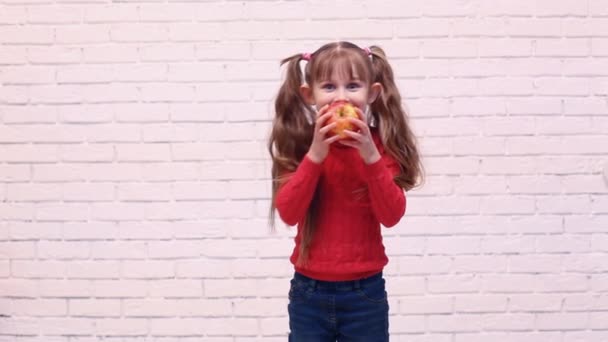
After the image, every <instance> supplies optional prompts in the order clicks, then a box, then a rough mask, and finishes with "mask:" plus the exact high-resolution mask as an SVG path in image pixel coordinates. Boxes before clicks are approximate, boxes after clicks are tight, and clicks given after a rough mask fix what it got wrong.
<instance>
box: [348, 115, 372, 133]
mask: <svg viewBox="0 0 608 342" xmlns="http://www.w3.org/2000/svg"><path fill="white" fill-rule="evenodd" d="M348 121H349V122H350V123H352V124H353V125H355V126H357V127H359V129H360V130H361V131H362V132H365V133H367V131H369V127H368V126H367V124H366V123H365V122H363V120H361V119H355V118H348Z"/></svg>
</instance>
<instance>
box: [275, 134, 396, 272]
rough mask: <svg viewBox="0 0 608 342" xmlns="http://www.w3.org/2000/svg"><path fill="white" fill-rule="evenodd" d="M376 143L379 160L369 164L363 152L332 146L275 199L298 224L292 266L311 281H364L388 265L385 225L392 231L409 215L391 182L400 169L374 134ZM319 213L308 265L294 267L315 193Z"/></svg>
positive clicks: (307, 160) (287, 217)
mask: <svg viewBox="0 0 608 342" xmlns="http://www.w3.org/2000/svg"><path fill="white" fill-rule="evenodd" d="M372 136H373V138H374V143H375V144H376V147H377V148H378V151H379V152H380V155H381V158H380V160H378V161H377V162H375V163H372V164H369V165H367V164H365V163H364V161H363V159H362V158H361V156H360V155H359V151H358V150H357V149H355V148H350V147H344V146H343V145H339V144H337V143H334V144H332V145H331V146H330V151H329V154H328V155H327V157H326V158H325V160H323V162H321V163H320V164H317V163H315V162H313V161H312V160H311V159H310V158H308V156H305V157H304V158H303V159H302V161H301V163H300V164H299V165H298V168H297V169H296V171H295V172H294V173H293V174H291V175H290V176H289V177H288V180H287V181H286V182H285V183H284V184H282V185H281V186H280V188H279V190H278V192H277V195H276V202H275V204H276V208H277V211H278V213H279V216H280V217H281V219H282V220H283V221H284V222H285V223H287V224H288V225H291V226H294V225H296V224H297V225H298V232H297V235H296V237H295V239H294V240H295V248H294V250H293V253H292V255H291V258H290V260H291V262H292V263H293V264H294V266H295V269H296V271H297V272H300V273H302V274H304V275H306V276H308V277H310V278H314V279H318V280H326V281H343V280H355V279H360V278H365V277H367V276H369V275H372V274H374V273H377V272H379V271H381V270H382V269H383V268H384V266H385V265H386V264H387V263H388V258H387V256H386V253H385V251H384V245H383V243H382V235H381V233H380V230H381V229H380V228H381V226H380V225H381V224H382V225H383V226H385V227H392V226H394V225H395V224H397V223H398V222H399V220H400V219H401V217H402V216H403V215H404V214H405V206H406V199H405V193H404V191H403V189H402V188H401V187H399V186H398V185H397V184H396V183H395V182H394V181H393V178H394V177H395V176H396V175H397V174H398V173H399V170H400V168H399V164H398V163H397V162H396V161H395V160H394V159H393V158H392V157H391V156H390V155H389V154H388V153H385V151H384V148H383V146H382V143H381V141H380V138H379V136H378V133H377V131H376V130H372ZM317 186H318V187H319V195H318V196H319V202H318V214H317V220H316V222H315V232H314V235H313V239H312V242H311V246H310V250H309V258H308V262H307V263H306V264H305V265H303V266H301V267H300V266H296V261H297V259H298V256H299V250H300V244H301V241H302V223H303V220H304V217H305V216H306V212H307V210H308V207H309V205H310V204H311V201H312V198H313V195H314V193H315V189H316V188H317Z"/></svg>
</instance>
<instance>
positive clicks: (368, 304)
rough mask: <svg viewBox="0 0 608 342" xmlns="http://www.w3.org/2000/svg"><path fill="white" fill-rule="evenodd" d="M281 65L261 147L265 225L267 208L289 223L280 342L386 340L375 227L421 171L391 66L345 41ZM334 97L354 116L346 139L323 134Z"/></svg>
mask: <svg viewBox="0 0 608 342" xmlns="http://www.w3.org/2000/svg"><path fill="white" fill-rule="evenodd" d="M302 60H304V61H306V62H307V64H306V66H305V68H304V75H302V71H301V68H300V62H301V61H302ZM283 64H287V75H286V79H285V81H284V83H283V84H282V86H281V88H280V90H279V93H278V96H277V99H276V102H275V111H276V114H275V118H274V120H273V128H272V133H271V136H270V139H269V144H268V148H269V152H270V155H271V158H272V178H273V183H272V204H271V212H270V220H271V224H272V225H273V226H274V218H275V217H274V213H275V209H276V210H277V211H278V213H279V215H280V217H281V219H282V220H283V221H284V222H285V223H287V224H289V225H296V224H297V226H298V228H297V229H298V231H297V235H296V237H295V248H294V250H293V254H292V255H291V262H292V263H293V264H294V266H295V274H294V277H293V279H292V280H291V288H290V291H289V305H288V312H289V327H290V334H289V341H295V342H300V341H315V342H322V341H336V340H337V341H365V342H375V341H388V301H387V297H386V291H385V286H384V283H385V282H384V278H383V276H382V270H383V268H384V266H385V265H386V264H387V263H388V258H387V256H386V254H385V251H384V245H383V244H382V236H381V232H380V225H381V224H382V225H384V226H385V227H392V226H394V225H395V224H397V222H399V220H400V219H401V217H402V216H403V214H404V213H405V194H404V190H409V189H411V188H413V187H414V186H416V185H417V184H418V182H419V180H420V178H421V174H422V172H421V165H420V160H419V154H418V149H417V147H416V143H415V138H414V136H413V134H412V132H411V130H410V128H409V126H408V124H407V117H406V114H405V112H404V110H403V109H402V107H401V96H400V94H399V91H398V89H397V86H396V85H395V81H394V77H393V71H392V69H391V67H390V65H389V64H388V61H387V59H386V55H385V54H384V51H383V50H382V49H380V48H379V47H376V46H372V47H371V48H366V49H361V48H360V47H358V46H356V45H354V44H352V43H349V42H338V43H330V44H327V45H324V46H322V47H321V48H319V49H318V50H317V51H315V52H314V53H312V54H308V53H304V54H297V55H294V56H291V57H289V58H286V59H284V60H283V61H282V62H281V65H283ZM338 100H345V101H349V102H350V103H351V104H352V105H354V106H355V108H356V111H357V112H358V114H359V115H360V117H361V118H362V119H354V118H353V119H349V120H350V121H351V123H352V124H353V125H355V127H356V128H357V129H355V130H352V131H347V132H346V134H347V135H348V138H350V139H341V138H340V136H338V135H333V136H330V135H329V134H328V132H329V131H331V130H332V129H333V128H334V127H335V126H336V123H335V122H334V123H329V124H328V119H329V118H330V117H331V115H332V113H331V112H330V111H328V107H329V105H330V104H331V103H332V102H334V101H338ZM315 108H316V109H318V112H317V111H316V110H315Z"/></svg>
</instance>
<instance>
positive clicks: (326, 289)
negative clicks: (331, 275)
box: [288, 272, 388, 342]
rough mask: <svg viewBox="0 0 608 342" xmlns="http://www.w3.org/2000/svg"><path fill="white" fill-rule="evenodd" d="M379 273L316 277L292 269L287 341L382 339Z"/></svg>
mask: <svg viewBox="0 0 608 342" xmlns="http://www.w3.org/2000/svg"><path fill="white" fill-rule="evenodd" d="M384 283H385V281H384V278H383V277H382V273H377V274H375V275H373V276H371V277H369V278H365V279H360V280H353V281H338V282H329V281H318V280H314V279H311V278H308V277H306V276H304V275H302V274H300V273H297V272H296V273H295V275H294V277H293V279H292V280H291V288H290V290H289V305H288V311H289V329H290V333H289V342H330V341H331V342H335V341H339V342H359V341H361V342H386V341H388V300H387V297H386V290H385V286H384Z"/></svg>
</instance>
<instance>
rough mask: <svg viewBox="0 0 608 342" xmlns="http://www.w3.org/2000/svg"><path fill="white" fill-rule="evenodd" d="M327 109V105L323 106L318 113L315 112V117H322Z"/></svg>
mask: <svg viewBox="0 0 608 342" xmlns="http://www.w3.org/2000/svg"><path fill="white" fill-rule="evenodd" d="M327 109H329V105H328V104H326V105H325V106H323V107H321V108H319V111H318V112H317V117H321V116H322V115H324V114H325V113H326V112H327Z"/></svg>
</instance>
